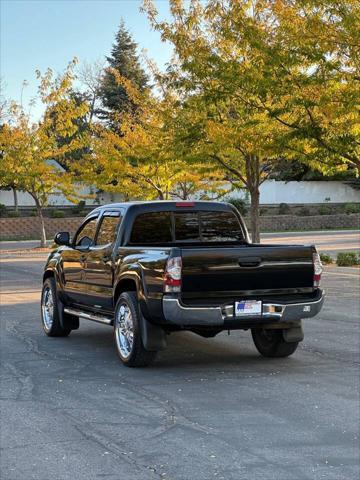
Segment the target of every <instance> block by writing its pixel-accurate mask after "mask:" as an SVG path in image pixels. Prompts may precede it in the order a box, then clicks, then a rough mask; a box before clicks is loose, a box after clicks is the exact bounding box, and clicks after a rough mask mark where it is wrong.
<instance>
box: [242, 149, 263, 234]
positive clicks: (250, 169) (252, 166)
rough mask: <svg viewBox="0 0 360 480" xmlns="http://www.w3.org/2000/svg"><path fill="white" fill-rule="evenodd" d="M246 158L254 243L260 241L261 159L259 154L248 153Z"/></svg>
mask: <svg viewBox="0 0 360 480" xmlns="http://www.w3.org/2000/svg"><path fill="white" fill-rule="evenodd" d="M245 160H246V179H247V188H248V190H249V193H250V199H251V207H250V216H251V221H250V224H251V239H252V241H253V243H260V226H259V220H260V212H259V203H260V190H259V186H260V159H259V157H258V156H257V155H247V156H246V159H245Z"/></svg>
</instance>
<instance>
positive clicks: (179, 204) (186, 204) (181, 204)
mask: <svg viewBox="0 0 360 480" xmlns="http://www.w3.org/2000/svg"><path fill="white" fill-rule="evenodd" d="M175 205H176V206H177V207H180V208H187V207H195V203H194V202H176V204H175Z"/></svg>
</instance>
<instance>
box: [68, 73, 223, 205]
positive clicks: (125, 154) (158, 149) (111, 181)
mask: <svg viewBox="0 0 360 480" xmlns="http://www.w3.org/2000/svg"><path fill="white" fill-rule="evenodd" d="M113 74H114V77H115V79H116V81H117V82H118V83H119V85H121V86H122V88H124V89H125V91H126V95H127V96H128V98H129V99H130V101H131V102H132V104H133V105H134V106H135V107H136V111H124V112H122V113H121V114H120V115H119V116H118V118H117V123H115V128H114V129H109V128H106V126H104V125H101V124H98V125H96V126H95V127H94V135H93V137H92V145H91V153H90V154H89V155H88V157H87V159H85V161H84V162H83V163H81V164H80V165H79V166H76V167H79V168H78V169H77V170H76V172H75V173H76V175H82V179H83V181H85V182H90V181H91V182H93V183H95V184H96V185H97V187H98V188H100V189H101V190H105V191H108V192H117V193H121V194H122V195H123V197H124V199H126V200H128V199H130V198H139V199H140V198H141V199H149V200H150V199H155V198H157V199H160V200H167V199H170V198H172V197H181V198H184V199H186V198H188V197H189V196H190V195H194V194H196V193H197V192H198V193H199V195H201V196H202V197H203V198H205V197H206V195H207V194H209V193H210V194H215V193H216V192H217V193H219V191H218V190H219V188H220V187H221V186H222V185H223V184H224V179H223V176H220V174H219V172H218V171H213V172H211V174H210V175H209V172H208V168H207V167H204V165H203V164H202V163H201V162H198V163H197V164H192V166H191V170H189V165H188V162H187V159H186V158H185V157H183V156H182V153H181V151H180V150H179V151H176V143H175V134H176V130H177V128H178V125H177V109H178V101H177V98H176V96H174V95H173V94H172V92H171V91H170V90H169V91H165V90H163V92H162V96H161V97H159V96H156V95H153V94H152V93H151V91H150V90H148V89H146V90H143V91H142V90H141V89H139V88H138V87H137V86H136V85H135V84H133V83H132V82H131V81H129V80H128V79H126V78H125V77H122V76H121V75H120V74H119V73H118V72H117V71H113Z"/></svg>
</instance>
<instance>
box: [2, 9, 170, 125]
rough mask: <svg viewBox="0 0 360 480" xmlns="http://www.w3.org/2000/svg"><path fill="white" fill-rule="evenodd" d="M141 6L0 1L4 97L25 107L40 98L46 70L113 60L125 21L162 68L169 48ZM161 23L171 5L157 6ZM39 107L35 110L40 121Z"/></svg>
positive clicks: (60, 69) (136, 38)
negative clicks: (39, 79) (110, 56)
mask: <svg viewBox="0 0 360 480" xmlns="http://www.w3.org/2000/svg"><path fill="white" fill-rule="evenodd" d="M141 3H142V2H141V1H139V0H0V27H1V34H0V35H1V36H0V54H1V61H0V76H1V78H2V80H3V83H4V86H5V88H4V91H3V92H2V93H3V94H4V95H5V96H6V97H8V98H11V99H14V100H16V101H20V98H21V91H22V83H23V81H24V80H26V81H27V82H29V85H28V86H27V87H26V88H25V89H24V92H23V102H24V105H27V103H28V101H29V100H30V99H31V98H32V97H33V96H34V95H35V94H36V88H37V82H36V79H35V70H36V69H39V70H40V71H45V70H46V69H47V68H48V67H50V68H52V69H53V70H54V71H55V72H61V71H63V70H64V68H65V67H66V65H67V63H68V62H69V61H70V60H71V59H73V58H74V57H77V58H78V59H79V62H80V63H81V62H82V61H87V62H92V61H95V60H97V59H104V57H105V55H108V54H110V50H111V46H112V43H113V41H114V36H115V33H116V31H117V29H118V26H119V23H120V20H121V18H123V20H124V21H125V24H126V26H127V28H128V30H129V31H130V33H131V34H132V36H133V38H134V40H135V41H136V42H137V43H138V45H139V51H141V50H142V49H146V50H147V55H148V56H149V57H150V58H152V59H154V60H155V61H156V62H157V64H158V65H159V67H160V68H162V67H163V66H164V64H165V63H166V61H167V60H168V59H169V58H170V55H171V47H170V46H169V45H167V44H164V43H162V42H161V40H160V35H159V33H158V32H154V31H152V29H151V27H150V25H149V22H148V20H147V18H146V15H145V14H144V13H141V12H140V11H139V7H140V5H141ZM155 3H156V7H157V9H158V11H159V14H160V15H161V17H166V16H167V15H168V1H167V0H156V2H155ZM40 112H41V109H40V106H39V105H38V106H36V107H35V108H34V109H33V110H32V114H33V115H35V116H38V115H40Z"/></svg>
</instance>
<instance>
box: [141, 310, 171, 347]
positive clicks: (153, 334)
mask: <svg viewBox="0 0 360 480" xmlns="http://www.w3.org/2000/svg"><path fill="white" fill-rule="evenodd" d="M140 329H141V339H142V342H143V345H144V348H145V350H148V351H149V352H157V351H158V350H164V349H165V348H166V347H167V344H166V333H165V332H164V330H163V329H162V328H161V327H159V326H157V325H154V324H153V323H150V322H149V321H148V320H146V318H145V317H144V315H142V314H141V312H140Z"/></svg>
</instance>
